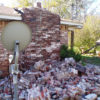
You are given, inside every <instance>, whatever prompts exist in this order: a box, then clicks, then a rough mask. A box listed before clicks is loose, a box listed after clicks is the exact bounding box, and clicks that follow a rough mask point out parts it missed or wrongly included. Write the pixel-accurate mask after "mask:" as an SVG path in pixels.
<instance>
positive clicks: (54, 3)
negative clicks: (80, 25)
mask: <svg viewBox="0 0 100 100" xmlns="http://www.w3.org/2000/svg"><path fill="white" fill-rule="evenodd" d="M91 3H93V0H44V1H43V7H45V8H47V9H48V10H50V11H52V12H54V13H57V14H59V15H60V16H61V17H62V18H70V19H80V20H81V19H82V18H84V16H86V13H87V10H88V9H89V7H90V4H91Z"/></svg>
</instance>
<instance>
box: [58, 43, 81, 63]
mask: <svg viewBox="0 0 100 100" xmlns="http://www.w3.org/2000/svg"><path fill="white" fill-rule="evenodd" d="M60 57H61V59H64V58H69V57H73V58H74V59H75V60H76V61H77V62H78V61H80V60H81V58H82V56H81V54H80V53H78V52H75V51H74V50H73V49H68V47H67V46H66V45H62V46H61V49H60Z"/></svg>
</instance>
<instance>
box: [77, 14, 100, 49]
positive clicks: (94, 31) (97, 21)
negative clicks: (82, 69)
mask: <svg viewBox="0 0 100 100" xmlns="http://www.w3.org/2000/svg"><path fill="white" fill-rule="evenodd" d="M99 38H100V18H99V17H98V16H87V18H86V22H85V23H84V26H83V29H81V30H76V31H75V46H77V47H79V48H80V50H81V48H83V49H84V50H87V49H89V48H91V47H92V46H94V45H95V43H96V41H97V40H98V39H99Z"/></svg>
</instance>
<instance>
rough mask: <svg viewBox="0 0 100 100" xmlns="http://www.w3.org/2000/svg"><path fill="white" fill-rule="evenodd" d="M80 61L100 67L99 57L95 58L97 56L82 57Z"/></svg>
mask: <svg viewBox="0 0 100 100" xmlns="http://www.w3.org/2000/svg"><path fill="white" fill-rule="evenodd" d="M82 61H83V62H86V63H90V64H94V65H99V66H100V57H97V56H90V55H83V56H82Z"/></svg>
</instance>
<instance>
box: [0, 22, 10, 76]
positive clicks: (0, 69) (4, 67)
mask: <svg viewBox="0 0 100 100" xmlns="http://www.w3.org/2000/svg"><path fill="white" fill-rule="evenodd" d="M8 22H9V21H2V20H0V37H1V32H2V30H3V28H4V27H5V25H6V24H7V23H8ZM8 56H9V55H8V52H7V50H6V49H4V48H3V45H2V43H1V41H0V77H1V76H2V77H3V76H6V75H8V68H9V61H8Z"/></svg>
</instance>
